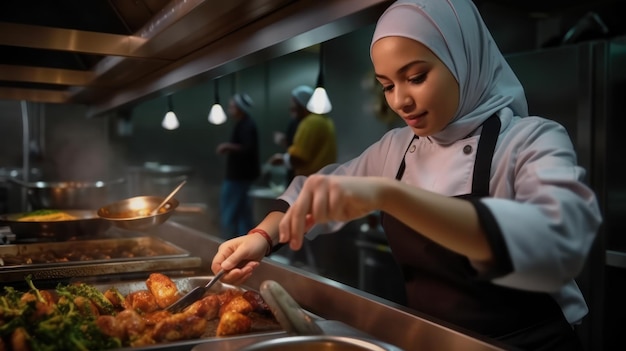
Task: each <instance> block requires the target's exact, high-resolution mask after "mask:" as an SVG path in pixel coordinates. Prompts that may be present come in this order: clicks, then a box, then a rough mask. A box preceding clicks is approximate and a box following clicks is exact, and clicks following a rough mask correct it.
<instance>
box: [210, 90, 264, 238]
mask: <svg viewBox="0 0 626 351" xmlns="http://www.w3.org/2000/svg"><path fill="white" fill-rule="evenodd" d="M253 104H254V103H253V101H252V98H250V96H248V94H245V93H237V94H235V95H233V97H232V98H231V99H230V101H229V104H228V115H229V116H230V117H231V118H232V119H233V120H235V126H234V128H233V131H232V134H231V137H230V140H229V141H228V142H224V143H221V144H219V145H218V146H217V150H216V152H217V154H220V155H226V175H225V177H224V181H223V183H222V189H221V192H220V225H221V227H222V233H221V234H222V238H224V239H229V238H233V237H236V236H238V235H240V234H244V233H247V232H248V230H250V229H252V227H253V226H254V222H253V221H254V217H253V212H252V199H251V198H250V195H249V194H248V192H249V190H250V187H251V186H252V183H253V182H254V181H255V180H256V179H257V178H258V177H259V175H260V173H261V168H260V164H259V138H258V131H257V125H256V122H255V121H254V119H253V118H252V116H251V110H252V106H253Z"/></svg>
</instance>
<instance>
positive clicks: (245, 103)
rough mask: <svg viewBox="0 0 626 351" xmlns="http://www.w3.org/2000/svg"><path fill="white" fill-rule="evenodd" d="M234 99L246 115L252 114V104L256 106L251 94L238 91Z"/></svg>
mask: <svg viewBox="0 0 626 351" xmlns="http://www.w3.org/2000/svg"><path fill="white" fill-rule="evenodd" d="M233 100H234V101H235V105H237V107H238V108H239V109H240V110H241V111H243V112H244V113H245V114H246V115H248V116H249V115H250V112H251V111H252V106H254V101H252V98H251V97H250V95H248V94H246V93H237V94H235V95H234V96H233Z"/></svg>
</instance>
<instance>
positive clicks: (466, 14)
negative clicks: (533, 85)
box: [370, 0, 528, 144]
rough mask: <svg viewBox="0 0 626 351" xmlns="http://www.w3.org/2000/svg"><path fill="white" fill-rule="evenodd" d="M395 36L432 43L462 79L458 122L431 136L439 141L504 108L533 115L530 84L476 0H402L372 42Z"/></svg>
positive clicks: (465, 132)
mask: <svg viewBox="0 0 626 351" xmlns="http://www.w3.org/2000/svg"><path fill="white" fill-rule="evenodd" d="M389 36H400V37H405V38H409V39H413V40H416V41H418V42H420V43H422V44H423V45H425V46H426V47H428V48H429V49H430V50H431V51H432V52H433V53H434V54H435V55H437V57H438V58H439V59H440V60H441V61H442V62H443V63H444V64H445V65H446V66H447V67H448V69H449V70H450V71H451V72H452V74H453V75H454V77H455V78H456V80H457V82H458V83H459V88H460V101H459V107H458V109H457V111H456V114H455V116H454V118H453V119H452V121H451V122H450V123H449V124H448V125H447V126H446V127H445V128H444V129H443V130H442V131H440V132H439V133H437V134H435V135H433V136H431V137H432V139H434V140H435V141H436V142H438V143H440V144H449V143H452V142H455V141H457V140H459V139H461V138H463V137H465V136H467V135H468V134H469V133H471V132H472V131H474V130H475V129H476V128H478V127H479V126H480V125H481V124H482V123H483V122H484V121H485V120H486V119H487V118H489V117H490V116H491V115H492V114H494V113H495V112H498V111H500V110H501V109H502V108H504V107H509V108H511V109H512V110H513V112H514V114H515V115H518V116H522V117H524V116H527V115H528V107H527V104H526V97H525V95H524V89H523V88H522V85H521V84H520V82H519V80H518V79H517V77H516V76H515V74H514V73H513V70H511V67H509V65H508V63H507V62H506V61H505V60H504V57H503V56H502V53H501V52H500V50H499V49H498V47H497V46H496V43H495V42H494V41H493V38H492V37H491V33H489V30H488V29H487V26H486V25H485V23H484V22H483V20H482V17H481V16H480V13H479V12H478V9H476V7H475V6H474V4H473V3H472V2H471V0H398V1H396V2H395V3H393V4H392V5H391V6H389V8H387V10H386V11H385V12H384V13H383V14H382V15H381V17H380V19H379V20H378V23H377V25H376V29H375V30H374V36H373V38H372V45H373V44H374V43H375V42H376V41H377V40H379V39H381V38H384V37H389ZM370 53H371V47H370Z"/></svg>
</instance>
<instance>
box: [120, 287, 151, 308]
mask: <svg viewBox="0 0 626 351" xmlns="http://www.w3.org/2000/svg"><path fill="white" fill-rule="evenodd" d="M124 308H126V309H129V308H130V309H133V310H137V311H140V312H143V313H149V312H154V311H156V310H158V309H159V305H158V304H157V302H156V298H155V297H154V295H153V294H152V293H151V292H150V291H148V290H137V291H133V292H131V293H130V294H128V295H126V298H125V299H124Z"/></svg>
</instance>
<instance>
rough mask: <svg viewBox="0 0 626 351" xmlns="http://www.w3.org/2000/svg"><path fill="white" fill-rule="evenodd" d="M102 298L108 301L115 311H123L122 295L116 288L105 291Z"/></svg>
mask: <svg viewBox="0 0 626 351" xmlns="http://www.w3.org/2000/svg"><path fill="white" fill-rule="evenodd" d="M104 297H105V298H106V299H107V300H109V302H110V303H111V304H112V305H113V307H115V309H117V310H123V309H124V295H122V294H121V293H120V292H119V290H117V289H116V288H109V289H107V291H105V292H104Z"/></svg>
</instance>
